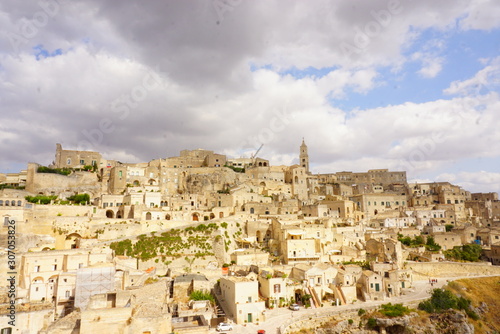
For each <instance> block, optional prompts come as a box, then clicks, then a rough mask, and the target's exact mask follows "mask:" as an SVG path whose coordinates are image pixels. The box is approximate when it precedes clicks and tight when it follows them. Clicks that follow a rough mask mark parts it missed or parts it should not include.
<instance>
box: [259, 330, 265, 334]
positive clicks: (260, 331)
mask: <svg viewBox="0 0 500 334" xmlns="http://www.w3.org/2000/svg"><path fill="white" fill-rule="evenodd" d="M257 334H266V331H265V330H263V329H259V330H258V331H257Z"/></svg>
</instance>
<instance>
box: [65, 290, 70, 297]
mask: <svg viewBox="0 0 500 334" xmlns="http://www.w3.org/2000/svg"><path fill="white" fill-rule="evenodd" d="M64 296H65V297H66V298H69V297H70V292H69V290H66V293H65V294H64Z"/></svg>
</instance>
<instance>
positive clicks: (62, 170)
mask: <svg viewBox="0 0 500 334" xmlns="http://www.w3.org/2000/svg"><path fill="white" fill-rule="evenodd" d="M36 171H37V173H52V174H60V175H69V174H71V169H70V168H49V167H45V166H39V167H38V168H37V170H36Z"/></svg>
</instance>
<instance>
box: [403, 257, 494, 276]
mask: <svg viewBox="0 0 500 334" xmlns="http://www.w3.org/2000/svg"><path fill="white" fill-rule="evenodd" d="M404 268H405V269H412V270H413V279H414V280H425V279H427V278H429V277H459V276H481V275H500V266H492V265H491V263H490V262H480V263H472V262H470V263H465V262H464V263H461V262H411V261H408V262H406V263H405V265H404Z"/></svg>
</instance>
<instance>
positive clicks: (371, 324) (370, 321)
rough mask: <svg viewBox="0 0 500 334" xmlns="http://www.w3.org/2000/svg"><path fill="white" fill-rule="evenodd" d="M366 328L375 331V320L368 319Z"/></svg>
mask: <svg viewBox="0 0 500 334" xmlns="http://www.w3.org/2000/svg"><path fill="white" fill-rule="evenodd" d="M366 326H367V327H368V328H370V329H375V328H376V327H377V319H375V318H370V319H368V322H367V323H366Z"/></svg>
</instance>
